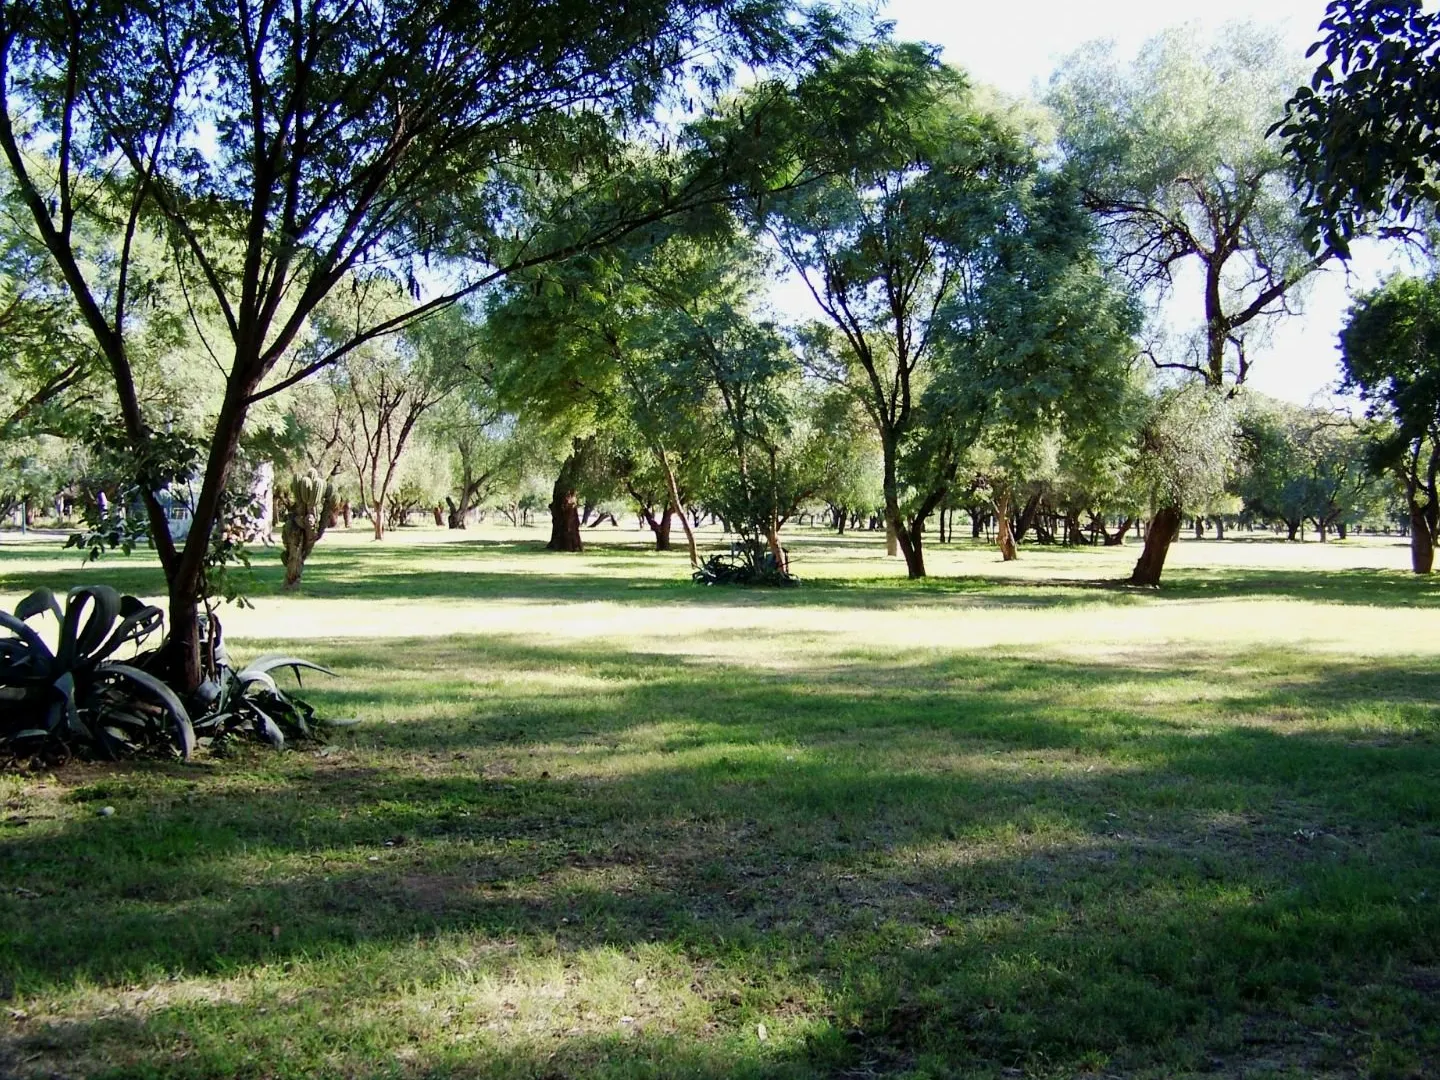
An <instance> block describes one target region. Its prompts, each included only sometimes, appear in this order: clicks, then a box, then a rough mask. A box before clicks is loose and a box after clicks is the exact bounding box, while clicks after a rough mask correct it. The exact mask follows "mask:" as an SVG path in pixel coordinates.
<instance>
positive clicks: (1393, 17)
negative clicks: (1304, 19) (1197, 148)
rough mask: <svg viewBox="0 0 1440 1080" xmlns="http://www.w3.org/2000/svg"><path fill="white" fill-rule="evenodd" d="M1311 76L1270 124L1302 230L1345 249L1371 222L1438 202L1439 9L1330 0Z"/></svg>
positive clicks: (1410, 214) (1409, 2) (1394, 0)
mask: <svg viewBox="0 0 1440 1080" xmlns="http://www.w3.org/2000/svg"><path fill="white" fill-rule="evenodd" d="M1320 32H1321V35H1322V36H1321V39H1320V40H1319V41H1318V42H1316V43H1315V44H1314V45H1313V46H1311V48H1310V52H1309V54H1308V55H1311V56H1313V55H1315V54H1316V53H1319V54H1321V61H1320V65H1319V67H1317V68H1316V69H1315V74H1314V75H1313V76H1312V77H1311V79H1310V81H1309V85H1306V86H1301V87H1300V88H1299V89H1298V90H1297V91H1296V92H1295V96H1294V97H1292V98H1291V99H1290V102H1289V105H1288V107H1287V112H1286V115H1285V118H1284V121H1283V122H1282V123H1281V124H1278V125H1277V128H1278V131H1279V134H1280V135H1281V136H1282V137H1283V138H1284V139H1285V147H1286V150H1287V151H1288V153H1289V155H1290V158H1291V162H1292V166H1293V168H1294V170H1295V172H1296V174H1297V177H1298V180H1299V184H1300V188H1301V191H1302V193H1303V195H1304V197H1305V209H1306V213H1307V225H1308V236H1309V237H1310V242H1311V244H1312V245H1313V246H1316V247H1318V246H1319V245H1321V244H1328V245H1330V246H1332V247H1334V248H1336V249H1337V250H1339V251H1342V252H1348V250H1349V245H1350V242H1351V241H1352V240H1353V239H1355V237H1357V236H1359V235H1362V234H1363V233H1365V232H1366V231H1368V230H1369V229H1371V228H1373V227H1374V226H1375V225H1376V224H1377V223H1380V224H1383V223H1392V224H1395V223H1398V224H1401V225H1404V224H1406V223H1410V224H1412V225H1413V224H1416V223H1417V222H1418V221H1423V220H1424V219H1426V218H1432V219H1433V217H1434V215H1435V212H1436V207H1437V203H1440V14H1437V13H1436V12H1435V11H1434V9H1433V7H1432V9H1431V10H1428V11H1427V10H1426V9H1425V5H1424V4H1423V3H1422V2H1421V0H1333V2H1332V3H1331V4H1329V6H1328V7H1327V8H1326V14H1325V19H1324V21H1323V22H1321V24H1320Z"/></svg>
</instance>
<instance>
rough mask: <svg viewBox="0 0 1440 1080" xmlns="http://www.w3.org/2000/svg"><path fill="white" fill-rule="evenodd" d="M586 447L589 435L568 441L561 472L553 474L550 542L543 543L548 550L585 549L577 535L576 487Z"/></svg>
mask: <svg viewBox="0 0 1440 1080" xmlns="http://www.w3.org/2000/svg"><path fill="white" fill-rule="evenodd" d="M589 449H590V440H589V439H575V440H574V441H573V442H572V443H571V450H570V456H569V457H567V458H566V459H565V463H564V464H563V465H561V466H560V475H559V476H557V477H556V478H555V488H554V490H553V492H552V493H551V498H550V542H549V543H548V544H546V545H545V547H546V549H547V550H549V551H584V550H585V542H584V540H583V539H581V536H580V496H579V494H578V491H577V489H578V488H579V486H580V474H581V472H582V470H583V469H584V468H585V457H586V455H587V453H588V452H589Z"/></svg>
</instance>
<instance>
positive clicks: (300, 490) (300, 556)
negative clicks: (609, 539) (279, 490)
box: [280, 472, 335, 589]
mask: <svg viewBox="0 0 1440 1080" xmlns="http://www.w3.org/2000/svg"><path fill="white" fill-rule="evenodd" d="M334 513H335V487H334V485H333V484H331V483H330V481H329V480H327V479H325V478H324V477H322V476H321V475H320V474H319V473H315V472H311V473H307V474H306V475H304V476H297V477H295V479H294V480H292V481H290V498H289V500H288V505H287V506H286V508H285V523H284V526H283V528H282V529H281V533H280V538H281V542H282V543H283V544H284V546H285V588H287V589H293V588H295V587H296V586H297V585H299V584H300V575H301V573H303V572H304V570H305V560H306V559H308V558H309V557H310V552H311V551H313V550H314V549H315V545H316V544H317V543H318V542H319V540H320V537H322V536H324V535H325V526H326V525H328V524H329V523H330V519H331V517H332V516H333V515H334Z"/></svg>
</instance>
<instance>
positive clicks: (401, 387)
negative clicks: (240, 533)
mask: <svg viewBox="0 0 1440 1080" xmlns="http://www.w3.org/2000/svg"><path fill="white" fill-rule="evenodd" d="M457 315H458V313H457V311H456V310H455V309H451V310H450V311H448V312H446V313H445V314H444V315H442V316H437V317H436V318H435V319H433V320H431V321H430V322H428V323H425V324H420V325H417V326H415V327H412V328H411V330H410V331H409V333H408V334H406V335H404V336H402V337H400V338H392V339H389V340H386V341H371V342H368V343H366V344H365V345H363V346H360V347H359V348H357V349H355V350H354V351H352V352H351V353H349V354H348V355H347V356H346V357H345V359H344V361H343V362H342V363H341V364H339V365H338V366H336V367H334V368H332V369H331V370H330V372H329V378H330V384H331V387H332V389H333V392H334V394H335V397H336V399H337V401H338V402H339V404H340V411H341V413H342V414H343V415H344V416H345V417H346V419H347V420H348V423H347V424H346V425H345V426H344V427H343V428H342V429H340V430H341V434H340V445H341V446H342V447H343V448H344V450H345V454H346V456H347V458H348V459H349V461H350V465H351V467H352V468H353V469H354V475H355V481H356V485H357V488H358V490H359V493H360V501H361V503H362V504H363V505H364V506H365V508H366V509H367V510H368V511H369V514H370V523H371V526H372V528H373V530H374V534H375V539H376V540H382V539H384V537H385V521H386V513H385V510H386V505H387V500H388V498H389V497H390V494H391V490H392V484H393V483H394V481H395V478H396V472H397V469H399V467H400V463H401V461H402V460H403V459H404V457H405V452H406V449H407V448H408V447H409V446H410V442H411V436H413V435H414V434H415V431H416V425H417V424H418V423H419V421H420V418H421V417H422V416H424V415H425V413H426V412H427V411H428V410H429V409H431V408H432V407H433V406H434V405H435V404H436V403H438V402H439V401H441V400H443V399H444V397H445V395H446V394H448V393H450V391H451V390H452V389H453V388H454V386H455V383H456V379H457V370H456V368H457V357H456V356H455V355H454V354H453V352H449V351H447V347H448V349H451V350H453V349H455V348H457V345H456V343H455V341H454V339H455V338H457V337H458V338H463V337H464V336H465V335H466V334H467V332H468V327H467V326H466V325H465V322H464V319H463V318H457ZM322 347H323V346H322ZM458 347H459V348H461V349H463V346H458Z"/></svg>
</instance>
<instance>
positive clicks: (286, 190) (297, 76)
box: [0, 0, 835, 686]
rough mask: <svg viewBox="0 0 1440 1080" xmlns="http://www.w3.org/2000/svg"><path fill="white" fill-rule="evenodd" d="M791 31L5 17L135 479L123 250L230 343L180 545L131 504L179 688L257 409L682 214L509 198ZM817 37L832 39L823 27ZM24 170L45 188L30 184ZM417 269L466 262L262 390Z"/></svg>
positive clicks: (261, 13) (341, 16) (707, 8)
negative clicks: (568, 256) (149, 549)
mask: <svg viewBox="0 0 1440 1080" xmlns="http://www.w3.org/2000/svg"><path fill="white" fill-rule="evenodd" d="M792 15H793V10H792V8H791V7H790V5H789V4H788V3H786V2H784V0H680V2H669V0H666V2H661V0H641V2H637V3H626V4H623V5H605V4H594V3H590V2H587V0H560V2H559V3H557V4H553V5H551V6H550V7H549V8H548V9H547V10H546V11H545V12H544V13H543V16H541V15H538V14H537V12H536V10H535V7H534V5H533V4H530V3H524V2H520V0H477V2H473V3H452V2H444V0H396V2H394V3H386V4H381V5H373V4H370V5H364V4H362V5H354V4H349V3H343V2H339V0H295V2H293V3H291V4H281V3H278V2H277V0H136V2H132V3H86V4H79V3H73V2H70V0H62V2H59V3H56V2H52V0H9V2H7V3H5V4H4V6H3V7H0V84H3V90H4V103H3V104H4V108H3V109H0V152H3V156H4V160H5V162H6V164H7V166H8V168H9V171H10V173H11V177H12V179H13V182H14V184H15V188H16V192H17V194H18V196H19V198H20V199H21V200H22V201H23V202H24V204H25V206H26V208H27V209H28V211H29V213H30V215H31V217H32V218H33V221H34V224H35V227H36V230H37V233H38V235H39V237H40V239H41V241H42V242H43V244H44V246H45V247H46V249H47V250H48V252H49V254H50V256H51V257H52V258H53V259H54V261H55V264H56V266H57V267H58V268H59V271H60V273H61V276H63V278H64V280H65V282H66V284H67V286H68V287H69V289H70V290H71V292H72V293H73V295H74V297H75V301H76V303H77V304H78V306H79V309H80V313H81V317H82V319H83V321H84V323H85V325H86V327H87V329H88V330H89V332H90V333H91V335H92V336H93V338H94V340H95V343H96V346H97V349H98V351H99V352H100V353H101V354H102V355H103V358H104V362H105V364H106V366H107V367H108V368H109V371H110V375H111V378H112V381H113V383H114V387H115V392H116V394H117V396H118V399H119V408H120V413H121V417H122V419H123V426H124V431H125V435H126V438H127V440H128V443H129V445H130V446H131V448H132V450H133V452H134V454H135V456H136V458H137V460H145V459H147V458H151V457H153V456H154V453H155V450H156V447H157V440H156V432H155V427H154V425H153V423H152V422H151V421H150V419H149V418H147V416H146V415H145V413H144V411H143V409H142V408H141V405H140V402H139V400H138V398H137V395H136V393H135V385H134V384H135V376H134V370H133V357H132V355H131V342H132V338H133V335H134V332H135V328H136V326H135V324H136V320H135V319H134V318H133V313H134V309H135V306H136V302H137V295H136V283H135V282H134V280H133V279H132V275H131V270H132V260H133V253H134V247H135V242H136V239H137V237H139V236H141V235H142V234H143V233H144V232H145V231H146V230H148V229H152V228H153V229H156V230H159V231H160V232H161V233H163V235H164V236H166V238H167V239H168V240H169V242H170V244H171V246H172V248H173V250H174V253H175V257H176V259H177V260H179V261H180V262H181V263H182V264H183V265H184V266H185V268H186V270H187V272H188V274H189V275H191V276H192V277H193V279H194V281H195V282H196V284H197V288H198V290H199V294H200V295H199V296H198V297H197V300H196V302H197V303H199V304H203V305H205V306H207V307H208V308H210V309H212V310H213V311H214V312H215V313H216V314H217V317H218V318H219V319H220V320H221V322H222V324H223V326H224V328H225V347H224V349H223V350H217V357H218V358H219V359H220V363H221V366H222V369H223V371H224V372H225V389H224V394H223V398H222V400H221V402H220V404H219V408H218V410H217V412H216V414H215V416H214V419H213V423H211V424H210V425H209V431H208V432H207V433H206V434H207V435H208V436H209V437H208V438H207V439H206V440H205V446H204V465H203V471H202V475H203V480H202V483H201V487H200V494H199V497H198V499H197V502H196V505H195V514H194V525H193V528H192V530H191V533H190V538H189V539H188V540H187V541H186V542H184V543H183V544H176V543H175V542H173V541H172V540H171V539H170V536H169V533H168V531H167V529H166V526H165V512H164V508H163V507H162V505H161V503H160V500H159V499H158V498H157V497H156V494H155V493H154V492H153V491H150V490H145V491H142V493H141V494H142V497H143V499H144V502H145V505H146V511H147V514H148V517H149V520H150V525H151V535H152V537H153V538H154V542H155V547H156V551H157V554H158V556H159V559H160V562H161V565H162V566H163V568H164V572H165V576H166V580H167V583H168V586H169V593H170V605H169V606H170V620H171V626H170V643H171V648H172V651H173V654H174V655H173V659H174V661H175V666H176V667H177V676H178V678H180V679H181V680H182V681H183V682H184V683H186V684H187V685H189V686H195V685H198V683H199V681H200V677H201V673H200V659H199V648H198V641H199V631H198V620H197V614H196V601H197V598H198V596H199V594H200V591H201V588H202V581H201V578H202V575H203V573H204V568H205V563H206V555H207V550H208V547H209V544H210V539H211V532H212V530H213V528H214V526H215V523H216V522H217V520H218V519H219V515H220V513H221V508H222V501H223V493H224V489H225V482H226V479H227V476H228V473H229V471H230V467H231V464H232V462H233V460H234V458H235V453H236V450H237V447H238V446H239V444H240V438H241V432H242V430H243V428H244V424H245V419H246V416H247V413H248V412H249V411H250V409H251V408H252V407H253V406H254V405H255V403H256V402H258V401H260V400H262V399H264V398H265V397H267V396H269V395H271V394H274V393H277V392H279V391H280V390H281V389H283V388H284V387H286V386H289V385H292V384H293V383H295V382H297V381H299V380H300V379H302V378H304V377H306V376H307V375H309V374H311V373H313V372H315V371H317V370H320V369H323V368H324V367H326V366H328V365H330V364H332V363H334V362H335V361H336V360H337V359H339V358H340V357H342V356H344V355H346V354H347V353H349V352H351V351H353V350H354V349H355V348H357V347H359V346H360V345H361V344H363V343H364V342H366V341H369V340H371V339H373V338H375V337H377V336H381V335H383V334H385V333H387V332H390V331H393V330H396V329H399V328H401V327H402V326H404V325H405V324H407V323H408V322H410V321H411V320H413V319H414V318H417V317H419V316H422V315H424V314H426V313H428V312H430V311H433V310H435V309H436V308H437V307H442V306H445V305H446V304H449V303H452V302H453V301H454V300H455V299H456V298H457V297H458V296H460V295H463V294H466V293H468V292H471V291H474V290H476V289H479V288H482V287H483V286H484V284H485V283H486V282H487V281H490V280H494V279H495V278H497V277H499V276H503V275H504V274H506V273H509V272H511V271H512V270H514V269H515V268H517V267H521V266H525V265H532V264H535V263H537V262H540V261H543V260H545V259H548V258H552V257H555V256H556V255H559V254H562V253H565V252H568V251H573V250H575V249H576V248H580V247H584V246H586V245H588V244H591V243H596V242H601V241H604V240H606V239H609V238H612V237H613V236H616V235H619V234H623V233H624V232H625V231H626V230H627V229H629V228H631V227H633V225H634V223H635V222H636V220H637V219H645V218H649V217H653V216H654V215H655V214H656V213H659V212H663V210H664V208H665V205H668V204H669V203H672V202H674V201H676V200H677V199H678V200H679V201H681V202H683V201H685V199H687V198H688V197H689V195H690V193H688V192H680V193H678V194H677V193H676V192H674V191H665V190H659V191H658V192H657V190H656V189H650V190H647V191H645V192H635V191H626V192H620V191H617V193H616V194H617V198H616V200H614V201H613V202H612V204H611V209H610V212H609V213H606V214H604V215H602V216H601V217H598V218H596V217H590V216H587V217H585V218H584V219H583V220H580V219H575V220H569V221H564V222H561V224H562V225H563V227H562V228H560V229H559V230H558V232H557V231H556V230H554V229H551V230H549V232H548V233H547V234H546V237H544V238H542V237H541V235H540V234H539V232H537V230H536V229H535V228H534V227H533V222H531V221H530V220H529V219H527V218H526V216H525V214H524V213H523V212H521V211H523V209H524V201H523V199H522V198H520V197H518V196H515V195H514V192H515V190H516V189H515V185H514V184H513V183H512V182H511V181H512V180H513V177H514V176H515V174H516V172H517V171H523V170H527V169H528V170H529V172H528V176H529V177H531V178H533V177H534V176H535V175H536V174H537V173H538V174H540V175H542V176H544V177H545V178H546V186H548V188H549V189H550V190H551V191H552V192H560V191H563V190H567V189H571V188H574V187H577V186H579V187H586V186H591V185H596V184H605V183H608V181H607V178H606V177H605V176H603V175H602V174H603V172H604V170H603V167H602V166H603V163H604V160H605V157H604V155H605V152H606V150H607V148H608V146H609V144H610V143H611V142H612V141H613V135H612V134H611V132H612V131H613V128H614V125H612V124H611V123H609V122H602V121H601V120H600V119H599V118H601V117H628V118H633V119H640V118H644V117H646V116H648V115H651V114H652V113H653V111H654V110H655V108H656V106H657V104H658V103H659V102H660V101H661V99H662V98H663V97H664V95H665V93H666V90H667V88H669V87H677V88H679V89H680V90H681V91H682V92H688V91H693V90H695V89H697V88H699V89H713V88H715V87H716V86H717V85H718V84H720V83H722V82H723V81H724V78H725V75H726V74H727V73H728V72H729V71H730V70H731V69H732V68H733V65H735V64H737V63H747V64H755V63H758V64H763V63H765V62H767V61H770V60H772V59H774V58H776V57H782V56H789V55H793V54H794V51H793V50H794V46H795V45H796V42H797V37H806V43H807V44H813V43H814V41H815V38H814V37H813V36H806V35H803V34H797V33H796V31H797V29H799V27H800V22H799V21H798V20H795V19H793V18H792V17H791V16H792ZM816 25H818V26H819V28H820V32H821V34H822V36H824V35H831V36H833V31H834V30H835V23H834V21H833V20H826V19H821V20H820V21H819V22H818V23H807V24H806V27H807V28H808V27H811V26H816ZM39 150H44V151H46V152H48V153H50V154H53V160H54V162H55V166H56V167H55V168H54V169H53V170H42V169H40V168H37V165H36V160H37V158H36V152H37V151H39ZM657 194H658V196H659V198H658V202H657ZM102 195H103V197H104V198H105V199H106V200H107V202H109V203H110V204H113V205H115V206H118V208H119V212H118V213H117V215H116V217H117V218H118V220H119V221H120V222H121V223H122V224H121V227H120V235H121V241H120V243H119V244H118V246H117V250H116V252H115V253H114V258H113V259H111V260H109V261H107V263H106V264H105V265H104V266H103V267H101V268H99V269H97V268H95V267H93V266H90V265H87V264H86V263H85V262H84V260H83V259H82V258H81V257H80V252H79V251H78V249H77V237H78V223H79V222H80V221H81V220H82V219H83V218H84V217H85V216H86V215H87V214H89V213H91V212H92V211H93V210H94V208H95V206H96V203H97V200H98V199H100V198H101V197H102ZM642 204H643V205H642ZM551 224H554V222H552V223H551ZM432 252H439V253H446V254H449V255H452V256H464V257H465V258H464V261H463V262H459V263H457V264H456V266H457V273H456V274H455V275H454V278H453V279H452V277H451V276H450V275H442V276H441V279H440V280H443V281H445V282H447V284H445V285H441V286H439V287H438V288H436V289H434V290H432V291H431V292H430V294H429V295H428V297H427V298H426V299H425V300H424V301H423V302H421V303H417V304H416V305H414V306H413V307H411V308H410V309H409V310H407V311H405V312H402V313H400V314H398V315H394V316H390V317H387V318H385V319H383V320H382V321H380V322H378V323H373V324H370V325H365V326H358V327H356V328H355V332H354V333H353V334H352V335H350V336H349V338H348V339H346V340H344V341H340V342H337V343H336V344H335V346H334V348H333V349H331V350H330V351H329V352H327V353H325V354H323V355H320V356H317V357H314V358H313V359H311V360H309V361H308V362H307V363H306V364H305V365H304V366H303V367H299V368H297V369H295V370H291V371H288V372H286V373H285V374H283V375H282V376H281V377H279V378H274V377H273V376H274V374H275V373H276V371H277V368H282V365H283V364H284V363H285V361H286V360H287V357H289V355H290V352H291V348H292V346H293V345H294V344H295V343H296V341H297V340H298V339H299V338H300V336H301V334H302V331H303V329H304V327H305V325H306V321H307V319H308V318H309V316H310V314H311V313H312V312H313V311H314V310H315V308H316V307H317V305H319V304H320V303H321V302H322V301H323V300H324V298H325V297H326V296H327V294H329V293H330V292H331V291H332V290H333V289H334V288H335V287H336V286H337V285H338V284H339V283H340V282H341V281H342V280H345V279H346V278H347V277H353V276H362V277H363V276H365V275H367V274H376V273H386V274H389V275H392V276H393V277H397V278H399V279H400V280H402V281H407V282H409V283H412V284H414V285H415V286H416V288H417V291H422V290H420V288H419V286H420V283H421V282H420V279H421V277H422V275H421V273H420V266H421V261H422V260H423V257H424V256H425V255H426V254H428V253H432ZM282 370H283V368H282Z"/></svg>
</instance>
